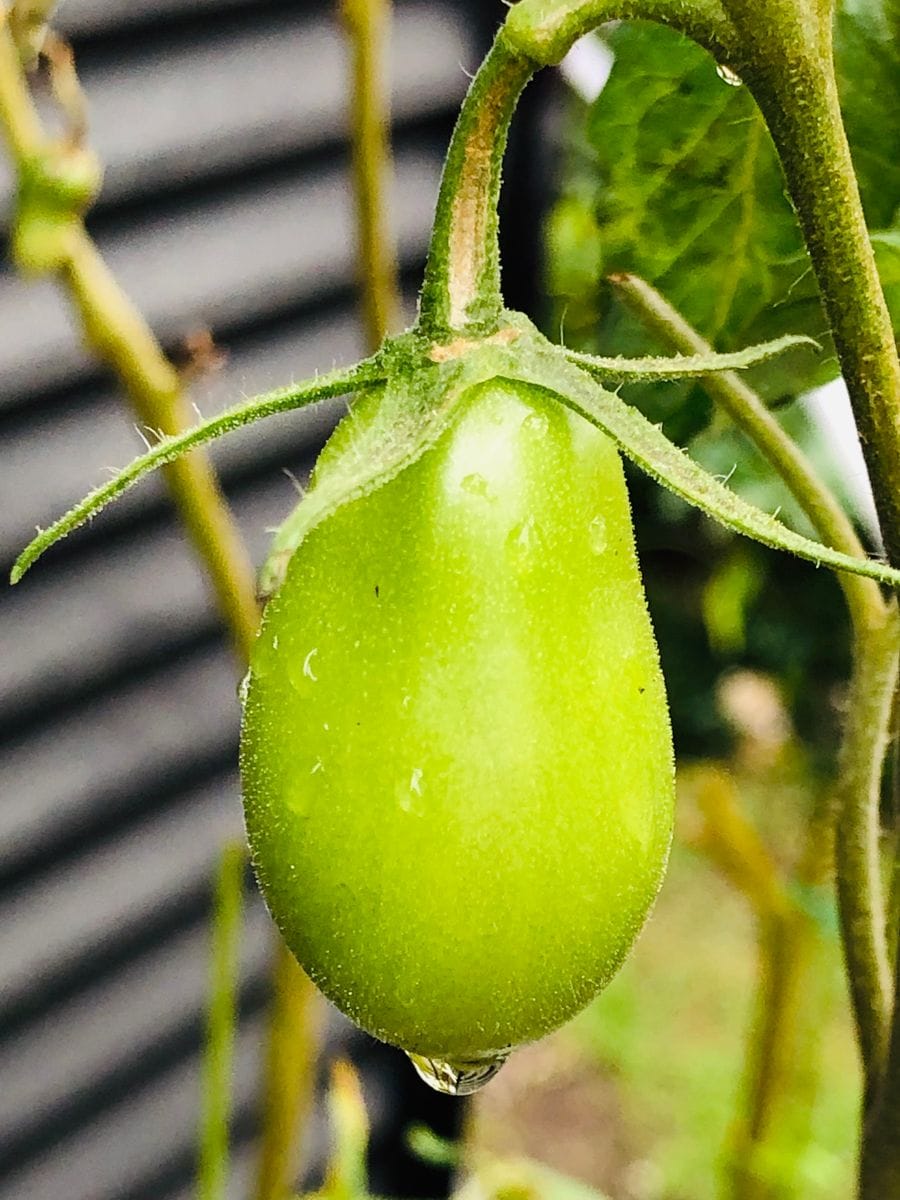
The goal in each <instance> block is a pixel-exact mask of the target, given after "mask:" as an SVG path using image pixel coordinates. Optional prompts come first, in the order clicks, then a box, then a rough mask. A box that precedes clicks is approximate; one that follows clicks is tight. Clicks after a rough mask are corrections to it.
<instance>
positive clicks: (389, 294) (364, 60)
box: [340, 0, 400, 350]
mask: <svg viewBox="0 0 900 1200" xmlns="http://www.w3.org/2000/svg"><path fill="white" fill-rule="evenodd" d="M340 7H341V15H342V17H343V20H344V24H345V26H346V30H347V36H348V40H349V43H350V51H351V55H352V59H353V66H352V88H351V93H350V115H351V122H352V149H353V183H354V195H355V203H356V227H357V242H358V256H357V257H358V272H359V279H360V284H361V287H362V297H363V301H362V304H363V319H364V323H365V327H366V336H367V340H368V343H369V346H370V347H371V349H373V350H377V349H378V347H379V346H380V345H381V343H382V342H383V341H384V339H385V337H386V336H387V334H388V333H390V332H392V331H393V330H394V328H395V327H396V324H397V318H398V314H399V311H400V300H399V292H398V287H397V256H396V250H395V246H394V239H393V237H392V234H391V230H390V222H389V221H388V206H387V204H386V202H385V191H386V187H387V185H388V184H389V181H390V169H391V149H390V136H389V135H390V118H389V106H388V100H387V86H386V83H385V80H384V70H383V64H384V59H385V49H386V42H387V38H388V33H389V28H390V20H391V3H390V0H340Z"/></svg>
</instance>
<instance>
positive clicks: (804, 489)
mask: <svg viewBox="0 0 900 1200" xmlns="http://www.w3.org/2000/svg"><path fill="white" fill-rule="evenodd" d="M612 282H613V285H614V287H615V288H616V290H617V292H618V293H619V295H621V297H622V299H623V300H624V301H625V303H626V304H627V305H628V306H629V308H631V310H632V311H633V312H634V313H635V314H636V315H637V316H638V318H639V319H640V320H641V321H642V322H643V323H644V324H645V325H646V326H647V328H648V329H650V330H652V331H653V332H654V333H656V334H657V335H658V336H659V337H660V338H661V339H662V340H663V341H664V342H665V343H666V344H667V345H668V346H671V347H672V348H673V349H676V350H679V351H681V352H682V353H684V354H706V353H709V351H710V347H709V345H708V343H707V342H706V341H704V339H703V338H701V337H700V335H699V334H697V333H696V331H695V330H693V329H692V328H691V327H690V325H688V323H687V322H686V321H685V320H684V318H683V317H682V316H681V315H680V314H679V313H678V312H677V311H676V310H675V309H674V308H673V307H672V306H671V305H670V304H669V303H668V301H666V300H665V299H664V298H663V297H662V296H661V295H660V294H659V293H658V292H657V291H656V290H655V289H654V288H652V287H650V285H649V284H647V283H645V282H644V281H643V280H639V279H636V278H635V277H634V276H616V277H614V278H613V281H612ZM703 386H704V387H705V389H706V390H707V391H708V392H709V394H710V396H711V397H712V398H713V399H714V400H715V401H716V402H717V403H718V404H720V405H721V407H722V408H724V409H725V411H726V412H727V413H728V414H729V415H730V416H731V418H732V420H733V421H734V422H735V424H736V425H737V426H738V427H739V428H740V429H742V430H743V431H744V433H745V434H746V435H747V436H748V437H749V438H750V440H751V441H752V442H753V443H754V445H755V446H756V447H757V449H758V450H759V451H760V452H761V453H762V454H763V455H764V457H765V458H766V459H767V460H768V461H769V462H770V463H771V465H772V466H773V467H774V469H775V470H776V471H777V472H778V474H779V475H780V476H781V477H782V479H784V481H785V483H786V484H787V485H788V487H789V488H790V489H791V492H792V493H793V495H794V496H795V497H796V499H797V501H798V503H799V504H800V505H801V506H802V507H803V509H804V511H805V512H806V514H807V516H808V517H809V519H810V520H811V521H812V523H813V525H814V526H815V527H816V529H817V530H818V531H819V533H820V534H821V536H822V538H823V540H824V541H825V542H827V543H828V544H829V545H832V546H834V547H835V548H836V549H841V550H843V551H844V552H845V553H847V554H853V555H860V554H862V553H863V549H862V546H861V545H860V542H859V539H858V538H857V536H856V532H855V530H854V529H853V526H852V524H851V523H850V521H849V520H848V518H847V516H846V514H845V513H844V511H843V509H842V508H841V507H840V505H839V504H838V503H837V501H836V500H835V498H834V496H833V495H832V494H831V492H830V491H829V490H828V488H827V487H826V486H825V485H824V484H823V483H822V481H821V480H820V479H819V478H818V476H817V475H816V473H815V470H814V468H813V466H812V464H811V463H810V462H809V460H808V459H807V458H806V456H805V455H804V453H803V451H802V450H801V449H800V447H799V446H797V444H796V443H795V442H794V441H793V440H792V439H791V438H790V437H788V435H787V434H786V433H785V432H784V430H783V429H782V428H781V426H780V425H779V424H778V422H777V421H776V420H775V418H774V417H773V416H772V414H771V413H770V412H769V410H768V409H767V408H766V406H765V404H764V403H763V401H762V400H761V399H760V397H759V396H757V395H756V393H755V392H754V391H753V390H752V389H751V388H749V387H748V386H747V385H746V384H745V383H744V382H743V381H742V380H741V379H739V378H738V377H737V376H736V375H734V374H733V373H731V372H722V373H720V374H714V375H709V376H707V377H705V379H704V384H703ZM838 581H839V583H840V585H841V587H842V588H843V590H844V596H845V598H846V600H847V606H848V608H849V610H850V616H851V620H852V623H853V673H852V676H851V682H850V695H849V700H848V714H847V722H846V725H845V728H844V735H843V742H842V749H841V758H840V772H839V778H838V784H837V789H836V800H837V813H836V829H837V844H836V861H837V877H838V900H839V906H840V912H841V923H842V928H843V935H844V938H843V940H844V953H845V957H846V960H847V970H848V975H849V977H850V987H851V994H852V998H853V1007H854V1012H855V1014H856V1023H857V1031H858V1035H859V1041H860V1047H861V1051H862V1056H863V1061H864V1063H865V1064H866V1070H867V1075H868V1078H869V1079H870V1080H874V1079H877V1078H878V1075H879V1072H880V1070H881V1067H882V1065H883V1062H884V1055H885V1050H886V1039H887V1036H888V1030H889V1021H890V1013H891V984H890V968H889V954H888V940H887V912H886V905H885V897H884V893H883V888H882V882H881V864H880V856H879V796H880V784H881V777H882V772H883V768H884V759H885V754H886V752H887V748H888V730H889V722H890V715H891V703H892V698H893V680H894V679H895V678H896V669H897V665H896V664H897V647H898V621H897V614H896V607H895V605H893V604H891V605H890V606H889V605H886V604H885V602H884V601H883V600H882V598H881V593H880V591H879V588H878V586H877V584H875V583H874V582H873V581H871V580H866V579H863V578H861V577H860V576H853V575H848V574H845V573H841V574H840V575H839V576H838Z"/></svg>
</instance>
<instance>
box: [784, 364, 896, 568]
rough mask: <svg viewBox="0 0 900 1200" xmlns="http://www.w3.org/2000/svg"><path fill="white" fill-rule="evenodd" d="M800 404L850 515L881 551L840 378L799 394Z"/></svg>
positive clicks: (862, 462)
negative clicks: (837, 478) (823, 447)
mask: <svg viewBox="0 0 900 1200" xmlns="http://www.w3.org/2000/svg"><path fill="white" fill-rule="evenodd" d="M800 405H801V406H802V408H803V411H804V412H805V414H806V417H807V420H808V421H809V422H810V424H811V425H812V426H814V427H815V428H816V429H817V430H818V431H819V433H820V434H821V436H822V440H823V441H824V442H825V444H826V446H827V447H828V451H829V454H830V456H831V458H832V459H833V461H834V464H835V466H836V468H837V470H838V472H839V474H840V478H841V482H842V483H843V485H844V488H845V490H846V493H847V498H848V499H849V501H850V504H851V507H852V515H853V516H854V517H856V519H857V520H858V521H859V523H860V525H861V526H862V527H863V529H864V530H865V532H866V533H867V534H868V536H869V537H870V538H871V540H872V543H873V545H875V546H876V547H877V549H878V550H879V551H881V550H882V549H883V546H882V542H881V534H880V533H879V531H878V516H877V513H876V511H875V498H874V496H873V495H872V485H871V484H870V483H869V474H868V471H867V470H866V463H865V459H864V458H863V452H862V448H861V446H860V444H859V434H858V433H857V430H856V421H855V420H854V417H853V409H852V408H851V407H850V397H849V396H848V395H847V388H846V386H845V385H844V381H843V379H833V380H832V381H831V383H826V384H825V385H824V386H823V387H820V388H816V389H815V391H813V392H808V393H807V394H806V395H805V396H802V397H801V398H800Z"/></svg>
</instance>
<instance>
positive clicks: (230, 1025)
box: [197, 842, 247, 1200]
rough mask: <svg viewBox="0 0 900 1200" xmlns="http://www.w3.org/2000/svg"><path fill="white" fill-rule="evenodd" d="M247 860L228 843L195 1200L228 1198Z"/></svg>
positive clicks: (216, 908)
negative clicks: (230, 1130)
mask: <svg viewBox="0 0 900 1200" xmlns="http://www.w3.org/2000/svg"><path fill="white" fill-rule="evenodd" d="M246 861H247V854H246V850H245V849H244V847H243V846H242V845H240V844H239V843H237V842H229V843H228V844H227V845H226V846H225V847H224V848H223V850H222V857H221V860H220V863H219V873H218V877H217V879H216V888H215V894H214V897H213V925H212V949H211V954H210V972H209V990H208V993H207V996H208V999H207V1011H206V1039H205V1046H204V1053H203V1074H202V1083H201V1093H200V1101H201V1111H200V1147H199V1156H198V1163H197V1200H225V1194H226V1190H227V1187H228V1161H229V1153H228V1136H229V1134H228V1131H229V1122H230V1120H231V1077H232V1071H233V1065H234V1033H235V1029H236V1027H237V1015H238V1014H237V1007H238V981H239V974H240V972H239V953H240V933H241V907H242V902H243V892H244V867H245V865H246Z"/></svg>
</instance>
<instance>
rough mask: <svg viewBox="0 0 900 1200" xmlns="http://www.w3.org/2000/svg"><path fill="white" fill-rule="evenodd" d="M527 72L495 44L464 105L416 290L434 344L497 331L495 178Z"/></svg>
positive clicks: (522, 61)
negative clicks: (450, 337)
mask: <svg viewBox="0 0 900 1200" xmlns="http://www.w3.org/2000/svg"><path fill="white" fill-rule="evenodd" d="M533 72H534V64H532V63H531V62H529V60H528V59H526V58H523V57H522V56H520V55H518V54H516V53H515V52H513V51H512V50H510V48H509V47H508V46H507V45H506V43H505V41H504V40H503V38H502V37H498V38H497V40H496V41H495V42H494V45H493V46H492V48H491V50H490V52H489V54H488V56H487V58H485V60H484V62H483V63H482V64H481V67H480V68H479V71H478V74H477V75H476V76H475V79H474V80H473V81H472V86H471V87H470V88H469V92H468V95H467V96H466V98H465V101H464V102H463V106H462V109H461V111H460V114H459V118H458V120H457V122H456V128H455V129H454V131H453V138H452V141H451V142H450V149H449V151H448V152H447V160H446V162H445V164H444V174H443V177H442V179H441V190H440V194H439V196H438V202H437V211H436V213H435V219H434V232H433V233H432V240H431V247H430V249H429V252H428V263H427V265H426V268H425V283H424V286H423V289H422V303H421V325H422V328H423V330H424V331H425V333H426V334H428V335H429V336H431V337H433V338H434V339H435V340H440V339H441V338H446V337H447V336H448V335H449V334H450V333H451V332H453V331H465V332H469V333H479V332H480V333H486V334H488V333H493V332H495V331H496V329H497V327H498V321H499V318H500V314H501V313H502V311H503V299H502V297H501V295H500V251H499V247H498V242H497V227H498V221H497V202H498V199H499V196H500V172H501V165H502V162H503V153H504V151H505V149H506V140H507V136H508V133H509V124H510V121H511V120H512V115H513V112H514V111H515V107H516V103H517V101H518V99H519V96H520V95H521V94H522V90H523V89H524V87H525V85H526V84H527V83H528V80H529V79H530V78H531V76H532V74H533Z"/></svg>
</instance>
